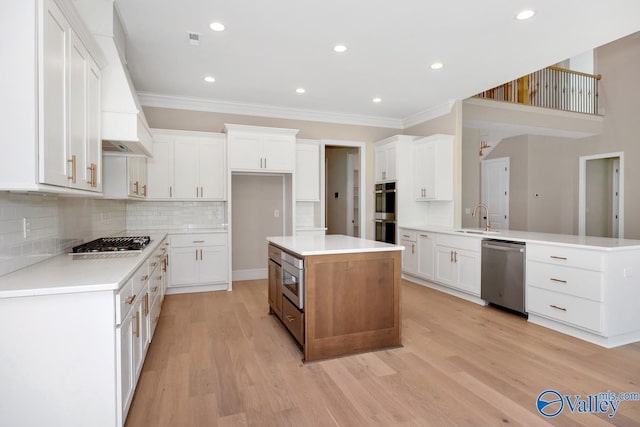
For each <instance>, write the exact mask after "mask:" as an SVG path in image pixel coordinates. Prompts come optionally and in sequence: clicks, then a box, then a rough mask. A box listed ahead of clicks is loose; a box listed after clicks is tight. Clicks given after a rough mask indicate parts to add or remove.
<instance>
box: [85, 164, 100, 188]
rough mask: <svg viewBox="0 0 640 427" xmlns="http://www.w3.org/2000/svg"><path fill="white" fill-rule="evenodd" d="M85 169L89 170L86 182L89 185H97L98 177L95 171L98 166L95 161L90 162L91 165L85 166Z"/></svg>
mask: <svg viewBox="0 0 640 427" xmlns="http://www.w3.org/2000/svg"><path fill="white" fill-rule="evenodd" d="M87 170H88V171H89V181H87V183H88V184H89V186H90V187H92V188H94V187H97V186H98V177H97V175H98V174H97V173H96V172H97V171H98V166H97V165H96V164H95V163H91V166H87Z"/></svg>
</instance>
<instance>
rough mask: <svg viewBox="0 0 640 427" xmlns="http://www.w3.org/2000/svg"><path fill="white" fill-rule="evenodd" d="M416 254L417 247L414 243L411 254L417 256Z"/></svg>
mask: <svg viewBox="0 0 640 427" xmlns="http://www.w3.org/2000/svg"><path fill="white" fill-rule="evenodd" d="M415 253H416V245H415V244H414V243H412V244H411V254H412V255H413V254H415Z"/></svg>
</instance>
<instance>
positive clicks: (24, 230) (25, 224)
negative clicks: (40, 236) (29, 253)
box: [22, 218, 31, 239]
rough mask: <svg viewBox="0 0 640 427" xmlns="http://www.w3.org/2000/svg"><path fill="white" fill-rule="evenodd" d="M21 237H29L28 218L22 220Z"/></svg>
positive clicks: (29, 221)
mask: <svg viewBox="0 0 640 427" xmlns="http://www.w3.org/2000/svg"><path fill="white" fill-rule="evenodd" d="M22 237H24V238H25V239H28V238H29V237H31V220H29V218H22Z"/></svg>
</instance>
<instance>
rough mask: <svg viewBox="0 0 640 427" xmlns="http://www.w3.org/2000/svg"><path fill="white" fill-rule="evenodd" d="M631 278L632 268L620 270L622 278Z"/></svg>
mask: <svg viewBox="0 0 640 427" xmlns="http://www.w3.org/2000/svg"><path fill="white" fill-rule="evenodd" d="M631 276H633V268H631V267H627V268H624V269H623V270H622V277H631Z"/></svg>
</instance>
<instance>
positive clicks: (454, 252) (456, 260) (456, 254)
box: [453, 251, 458, 263]
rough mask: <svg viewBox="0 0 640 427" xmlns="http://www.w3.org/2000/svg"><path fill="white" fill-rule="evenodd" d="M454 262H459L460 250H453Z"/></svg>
mask: <svg viewBox="0 0 640 427" xmlns="http://www.w3.org/2000/svg"><path fill="white" fill-rule="evenodd" d="M453 262H455V263H457V262H458V252H456V251H453Z"/></svg>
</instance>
